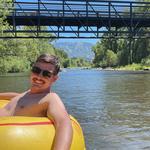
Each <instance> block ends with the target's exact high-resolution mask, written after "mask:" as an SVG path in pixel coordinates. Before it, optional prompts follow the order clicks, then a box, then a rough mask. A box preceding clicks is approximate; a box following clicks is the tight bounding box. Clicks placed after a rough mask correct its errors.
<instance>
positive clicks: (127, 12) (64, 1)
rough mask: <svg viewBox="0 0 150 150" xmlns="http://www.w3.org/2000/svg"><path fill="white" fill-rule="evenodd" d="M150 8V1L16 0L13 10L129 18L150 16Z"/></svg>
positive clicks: (24, 13) (26, 13)
mask: <svg viewBox="0 0 150 150" xmlns="http://www.w3.org/2000/svg"><path fill="white" fill-rule="evenodd" d="M139 10H140V11H139ZM149 10H150V3H148V2H147V3H137V2H120V1H101V0H94V1H93V0H85V1H78V0H75V1H73V0H71V1H70V0H57V1H56V0H51V1H42V0H41V1H37V2H35V1H34V2H32V1H31V2H20V1H19V2H17V1H16V2H14V9H13V10H12V11H11V12H12V13H15V16H53V17H112V18H113V17H114V18H116V17H122V18H126V17H127V18H128V17H131V15H132V17H134V18H139V17H142V16H143V15H144V17H149V16H150V12H149ZM137 11H138V12H137ZM145 12H146V13H145ZM10 15H11V14H10Z"/></svg>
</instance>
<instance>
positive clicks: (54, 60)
mask: <svg viewBox="0 0 150 150" xmlns="http://www.w3.org/2000/svg"><path fill="white" fill-rule="evenodd" d="M38 62H41V63H48V64H51V65H53V66H54V67H55V69H54V72H53V74H54V75H57V74H58V73H59V71H60V63H59V59H58V57H56V56H54V55H49V54H42V55H40V56H39V57H38V58H37V60H36V62H35V64H36V63H38Z"/></svg>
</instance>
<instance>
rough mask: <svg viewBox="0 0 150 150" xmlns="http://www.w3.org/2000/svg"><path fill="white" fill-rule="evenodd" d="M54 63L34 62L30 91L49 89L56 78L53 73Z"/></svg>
mask: <svg viewBox="0 0 150 150" xmlns="http://www.w3.org/2000/svg"><path fill="white" fill-rule="evenodd" d="M54 69H55V67H54V65H52V64H49V63H43V62H37V63H35V64H34V66H33V68H32V71H31V77H30V80H31V91H33V92H44V91H49V88H50V87H51V85H52V84H53V82H54V81H56V79H57V78H58V77H57V75H54V74H53V73H54Z"/></svg>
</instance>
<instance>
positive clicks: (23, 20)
mask: <svg viewBox="0 0 150 150" xmlns="http://www.w3.org/2000/svg"><path fill="white" fill-rule="evenodd" d="M7 21H8V23H9V24H10V25H14V24H15V25H16V26H38V25H40V26H78V27H81V26H96V27H99V28H100V27H109V26H111V27H117V28H120V27H129V26H131V25H132V27H150V18H133V19H132V21H131V19H130V18H108V17H101V18H96V17H88V19H87V17H80V18H78V17H76V18H75V17H64V18H63V17H47V16H40V17H37V16H26V17H25V16H16V17H15V20H14V19H13V17H11V16H10V17H8V18H7Z"/></svg>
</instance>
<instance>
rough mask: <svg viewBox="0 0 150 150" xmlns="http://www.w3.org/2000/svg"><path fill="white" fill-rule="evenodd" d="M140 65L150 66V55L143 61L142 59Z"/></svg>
mask: <svg viewBox="0 0 150 150" xmlns="http://www.w3.org/2000/svg"><path fill="white" fill-rule="evenodd" d="M141 63H142V65H145V66H150V55H149V56H148V57H146V58H144V59H142V62H141Z"/></svg>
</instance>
